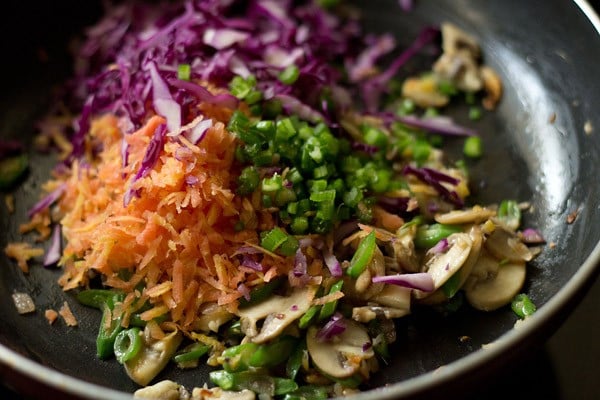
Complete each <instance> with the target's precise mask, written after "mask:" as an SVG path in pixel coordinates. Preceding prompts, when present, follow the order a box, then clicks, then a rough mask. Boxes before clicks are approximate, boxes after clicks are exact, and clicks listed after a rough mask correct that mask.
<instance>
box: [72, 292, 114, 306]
mask: <svg viewBox="0 0 600 400" xmlns="http://www.w3.org/2000/svg"><path fill="white" fill-rule="evenodd" d="M116 294H117V292H115V291H114V290H110V289H87V290H82V291H81V292H79V293H77V296H76V297H77V301H78V302H80V303H81V304H83V305H84V306H88V307H94V308H97V309H99V310H102V309H103V307H104V305H105V304H106V302H107V301H109V300H113V299H114V297H115V295H116Z"/></svg>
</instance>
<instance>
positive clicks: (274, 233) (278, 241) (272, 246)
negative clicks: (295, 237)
mask: <svg viewBox="0 0 600 400" xmlns="http://www.w3.org/2000/svg"><path fill="white" fill-rule="evenodd" d="M287 238H288V235H287V234H286V233H285V232H284V231H283V230H281V228H277V227H276V228H273V229H271V230H270V231H268V232H267V233H266V234H265V236H264V237H263V238H262V239H261V240H260V246H261V247H263V248H264V249H266V250H268V251H275V250H277V248H278V247H279V246H281V245H282V244H283V243H284V242H285V241H286V240H287Z"/></svg>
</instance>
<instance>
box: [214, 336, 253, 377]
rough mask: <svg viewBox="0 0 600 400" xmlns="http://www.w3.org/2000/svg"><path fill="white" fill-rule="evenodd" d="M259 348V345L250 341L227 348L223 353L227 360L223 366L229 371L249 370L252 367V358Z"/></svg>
mask: <svg viewBox="0 0 600 400" xmlns="http://www.w3.org/2000/svg"><path fill="white" fill-rule="evenodd" d="M258 348H259V345H257V344H256V343H252V342H249V343H244V344H239V345H237V346H233V347H229V348H227V349H225V350H224V351H223V353H222V357H223V358H224V360H225V361H224V362H223V368H224V369H225V371H227V372H238V371H244V370H247V369H248V368H249V367H250V358H251V357H252V355H253V354H254V353H255V352H256V351H257V350H258Z"/></svg>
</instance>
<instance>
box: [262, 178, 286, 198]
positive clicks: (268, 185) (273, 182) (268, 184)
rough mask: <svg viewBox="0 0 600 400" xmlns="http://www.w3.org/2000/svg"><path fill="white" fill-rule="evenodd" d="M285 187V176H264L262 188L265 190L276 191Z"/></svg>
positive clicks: (267, 191)
mask: <svg viewBox="0 0 600 400" xmlns="http://www.w3.org/2000/svg"><path fill="white" fill-rule="evenodd" d="M282 187H283V178H282V177H281V175H279V174H273V176H272V177H270V178H263V180H262V184H261V189H262V191H263V192H266V193H269V192H276V191H278V190H279V189H281V188H282Z"/></svg>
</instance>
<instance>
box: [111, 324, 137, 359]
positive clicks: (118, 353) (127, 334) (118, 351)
mask: <svg viewBox="0 0 600 400" xmlns="http://www.w3.org/2000/svg"><path fill="white" fill-rule="evenodd" d="M143 346H144V343H143V339H142V337H141V336H140V328H137V327H134V328H130V329H126V330H123V331H121V332H119V334H118V335H117V337H116V338H115V343H114V352H115V357H116V359H117V361H118V362H119V363H121V364H123V363H125V362H127V361H129V360H131V359H132V358H134V357H135V356H137V355H138V353H139V352H140V350H141V349H142V347H143Z"/></svg>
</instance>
